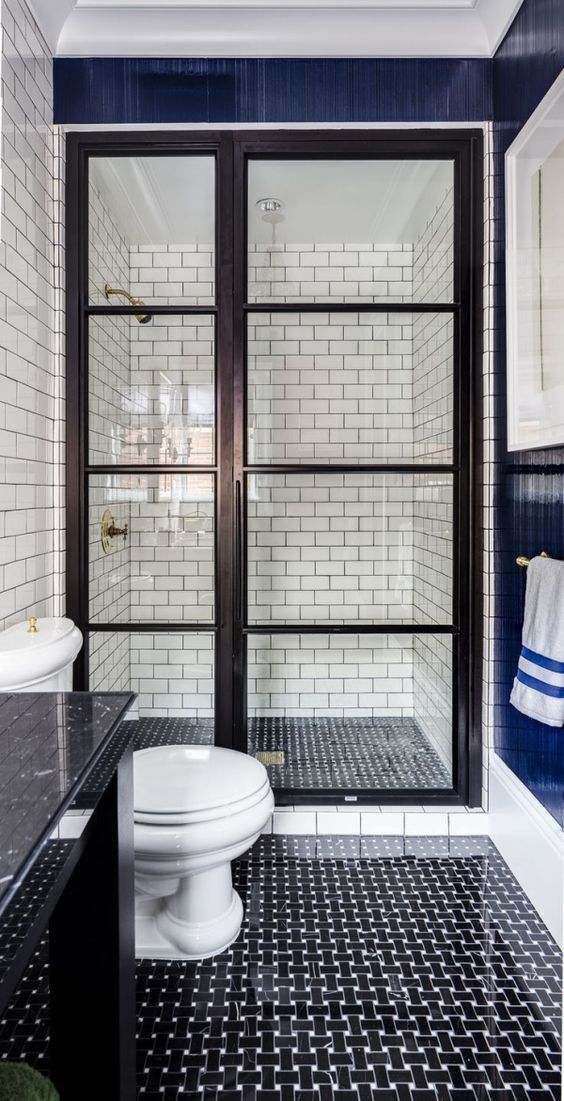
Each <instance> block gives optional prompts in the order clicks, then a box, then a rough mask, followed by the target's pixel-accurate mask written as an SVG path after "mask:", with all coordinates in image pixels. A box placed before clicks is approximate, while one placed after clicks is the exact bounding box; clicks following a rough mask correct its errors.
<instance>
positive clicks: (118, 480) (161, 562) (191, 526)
mask: <svg viewBox="0 0 564 1101" xmlns="http://www.w3.org/2000/svg"><path fill="white" fill-rule="evenodd" d="M89 484H90V546H91V560H90V618H91V622H93V623H104V622H110V623H126V622H128V621H129V622H133V623H147V622H150V621H153V622H157V623H158V622H160V623H176V622H178V621H180V620H182V621H184V622H187V623H199V622H202V623H207V622H211V621H212V620H213V614H214V613H213V602H214V591H213V589H214V506H213V477H212V475H209V474H189V475H188V474H118V473H116V474H113V473H112V474H93V475H91V477H90V482H89ZM106 508H109V509H110V510H111V512H112V515H113V517H114V520H115V521H116V526H119V527H120V528H121V527H123V526H124V525H125V524H127V525H128V536H127V539H126V540H124V539H122V537H121V536H116V537H115V538H114V539H113V540H112V545H111V548H110V551H109V553H105V552H104V551H103V549H102V547H101V542H100V521H101V518H102V514H103V512H104V510H105V509H106Z"/></svg>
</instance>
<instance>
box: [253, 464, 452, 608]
mask: <svg viewBox="0 0 564 1101" xmlns="http://www.w3.org/2000/svg"><path fill="white" fill-rule="evenodd" d="M452 489H453V484H452V475H450V474H442V473H437V474H414V475H412V474H392V473H390V474H349V473H347V474H338V473H336V472H335V473H332V472H331V473H319V474H264V473H261V474H252V475H248V480H247V568H248V578H247V589H248V611H249V624H250V625H257V624H261V625H265V626H269V625H275V624H305V623H308V624H323V623H327V624H328V625H337V624H339V623H355V622H359V623H364V624H369V623H386V624H388V623H389V624H393V623H402V624H443V625H448V624H451V623H452V563H453V554H452V547H453V542H452V510H453V505H452Z"/></svg>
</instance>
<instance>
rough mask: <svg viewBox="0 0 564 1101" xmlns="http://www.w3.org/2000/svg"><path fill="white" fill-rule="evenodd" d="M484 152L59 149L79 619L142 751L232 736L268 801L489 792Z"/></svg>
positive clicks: (276, 140) (439, 148)
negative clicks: (474, 706)
mask: <svg viewBox="0 0 564 1101" xmlns="http://www.w3.org/2000/svg"><path fill="white" fill-rule="evenodd" d="M478 146H479V138H478V136H477V135H476V134H474V132H466V133H462V134H450V133H449V132H448V131H441V132H440V133H437V134H434V135H433V136H432V137H431V136H429V135H421V133H417V132H414V133H413V134H408V133H406V132H402V133H401V134H398V135H392V134H390V133H386V134H380V135H375V134H372V135H365V136H362V137H360V136H359V135H358V134H354V133H351V134H344V133H343V132H339V133H338V134H336V133H332V134H324V135H320V134H317V135H308V134H307V133H306V132H302V133H301V134H299V135H291V134H284V133H283V132H276V133H270V134H266V133H265V134H259V133H254V134H252V135H245V134H242V133H235V134H224V133H222V134H215V135H214V134H209V135H205V134H199V135H188V136H185V135H173V134H171V135H165V136H163V135H158V136H155V135H150V134H135V135H129V136H127V140H124V139H119V138H117V137H112V138H111V139H110V138H107V137H105V136H104V135H102V134H100V135H77V136H75V137H73V138H71V141H70V143H69V151H70V160H69V165H70V167H69V174H70V181H71V183H72V184H74V185H76V186H75V187H74V191H73V194H74V195H75V198H74V200H73V202H72V203H71V210H70V215H69V218H70V223H69V240H70V250H69V254H70V263H71V273H70V274H71V277H72V275H73V273H74V274H75V275H76V283H77V286H78V287H79V289H80V293H78V294H77V295H76V299H75V300H74V302H73V304H72V309H71V310H70V326H69V362H76V364H77V369H76V373H75V374H74V375H73V377H72V378H71V379H69V465H70V467H71V468H72V471H73V476H72V477H71V479H70V494H71V497H72V501H71V506H70V522H69V594H70V595H69V599H70V604H71V605H72V607H69V611H70V614H73V616H74V617H75V618H76V620H77V622H78V623H79V625H80V626H81V628H82V629H83V630H84V631H85V632H86V634H87V637H88V648H87V650H86V655H85V659H84V664H83V667H82V669H81V670H80V671H79V674H78V676H79V683H80V686H82V687H86V686H87V685H88V686H89V687H90V688H91V689H109V688H113V689H116V688H133V689H134V690H135V691H136V692H137V693H138V702H137V710H136V717H137V721H138V725H139V739H140V742H139V744H143V745H147V744H165V743H166V742H167V741H169V742H170V741H183V740H184V741H191V742H194V741H195V742H197V741H205V742H209V741H212V740H215V741H216V742H217V743H218V744H221V745H226V746H233V747H235V748H240V749H244V750H246V751H248V752H250V753H253V754H256V755H258V756H259V757H260V759H262V760H263V761H264V762H265V763H266V765H267V768H268V769H269V772H270V775H271V779H272V781H273V784H274V786H275V788H276V790H277V793H278V798H279V800H280V801H293V802H299V801H300V799H302V800H306V799H307V800H310V801H311V799H312V798H313V797H315V798H320V799H326V800H328V801H331V802H335V801H337V802H339V801H340V800H341V799H351V798H352V799H358V800H359V801H363V800H364V801H370V800H372V799H376V800H378V801H393V800H394V799H398V798H401V799H403V800H413V801H419V802H420V801H423V800H425V799H426V798H431V799H432V798H441V799H442V800H445V799H453V800H456V799H463V800H464V801H469V800H470V801H472V800H473V799H476V798H478V794H479V785H480V776H479V760H478V758H477V756H476V754H475V753H473V752H471V746H472V744H473V740H472V738H471V723H472V714H471V709H470V704H471V701H472V692H471V683H470V661H469V654H470V652H471V643H472V638H471V630H470V627H471V615H472V595H473V583H472V576H471V573H470V561H471V553H470V531H471V515H472V513H471V509H472V507H473V500H474V498H473V493H474V488H473V471H472V469H471V443H472V436H471V418H472V371H473V363H474V358H475V352H474V346H473V339H474V336H473V334H474V329H473V320H474V311H475V296H476V293H477V292H478V288H477V286H476V285H475V283H474V281H473V276H472V273H473V271H474V270H475V258H476V256H477V255H478V254H479V241H477V240H475V239H473V237H472V233H471V225H472V218H473V216H474V210H473V208H472V201H471V194H472V191H473V189H474V192H475V191H476V187H477V180H478V168H477V163H478V160H479V158H478V157H477V155H476V154H477V152H478V151H479V149H478ZM86 220H87V222H88V232H87V234H86V235H85V233H84V231H82V230H81V229H80V227H81V226H83V225H84V224H85V221H86ZM85 238H87V239H85ZM73 265H74V267H73ZM70 282H71V284H72V278H71V281H70ZM71 297H72V296H71ZM71 350H72V351H73V355H72V356H71V354H70V353H71ZM106 512H107V514H111V517H112V521H113V525H114V527H113V529H112V530H114V531H115V532H119V533H120V534H119V535H118V534H116V535H115V536H113V537H111V538H110V539H109V540H107V539H106V542H105V544H104V542H103V541H102V540H101V538H100V525H101V521H102V517H103V515H104V514H105V513H106ZM124 533H125V534H124Z"/></svg>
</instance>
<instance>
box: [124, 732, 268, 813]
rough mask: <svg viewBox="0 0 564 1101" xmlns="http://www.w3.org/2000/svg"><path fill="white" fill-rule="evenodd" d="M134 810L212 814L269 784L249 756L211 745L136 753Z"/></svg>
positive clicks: (258, 764)
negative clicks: (206, 811) (209, 812)
mask: <svg viewBox="0 0 564 1101" xmlns="http://www.w3.org/2000/svg"><path fill="white" fill-rule="evenodd" d="M133 769H134V773H133V775H134V781H133V790H134V807H135V811H136V812H140V813H142V814H149V815H161V814H162V815H173V814H185V813H186V812H189V811H200V810H202V811H203V810H212V809H213V808H214V807H221V806H226V805H229V804H231V803H235V802H238V801H239V800H241V799H247V798H249V796H251V795H254V794H255V793H256V792H258V791H259V790H260V789H261V788H263V787H264V785H265V781H266V782H267V783H268V776H267V772H266V769H265V767H264V765H261V763H260V761H256V760H255V758H254V757H248V756H247V755H246V754H245V753H237V752H235V751H234V750H232V749H220V748H219V747H218V746H206V745H167V746H156V747H155V748H153V749H141V750H138V751H137V753H134V755H133Z"/></svg>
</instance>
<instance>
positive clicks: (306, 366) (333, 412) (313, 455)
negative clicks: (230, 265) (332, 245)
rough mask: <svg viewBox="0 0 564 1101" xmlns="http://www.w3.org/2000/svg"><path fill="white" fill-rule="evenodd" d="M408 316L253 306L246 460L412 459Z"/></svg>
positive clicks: (383, 460)
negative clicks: (263, 311)
mask: <svg viewBox="0 0 564 1101" xmlns="http://www.w3.org/2000/svg"><path fill="white" fill-rule="evenodd" d="M412 326H413V317H412V315H411V314H397V313H396V314H394V313H389V314H355V313H347V314H345V313H338V312H337V311H335V312H331V313H328V314H323V313H322V314H316V315H308V314H303V313H302V314H300V313H295V314H276V313H272V314H266V315H264V314H263V315H259V314H251V315H250V318H249V331H248V356H249V359H248V403H249V405H248V433H249V440H248V447H249V461H250V462H252V463H271V462H273V463H284V462H288V463H295V462H316V461H319V462H324V463H332V462H335V463H338V462H341V463H358V462H393V461H395V462H410V461H412V460H413V457H414V403H413V369H412V351H413V338H412ZM428 461H431V460H428Z"/></svg>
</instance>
